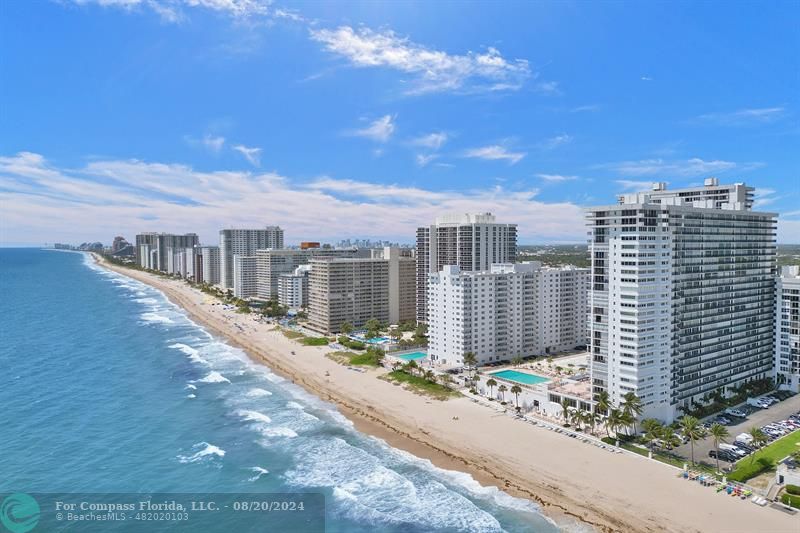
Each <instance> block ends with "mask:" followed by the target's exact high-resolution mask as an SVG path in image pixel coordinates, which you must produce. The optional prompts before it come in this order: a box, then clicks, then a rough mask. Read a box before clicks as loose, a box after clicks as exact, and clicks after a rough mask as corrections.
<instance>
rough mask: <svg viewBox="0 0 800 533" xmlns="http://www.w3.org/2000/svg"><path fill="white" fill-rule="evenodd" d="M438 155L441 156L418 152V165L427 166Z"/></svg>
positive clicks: (416, 158)
mask: <svg viewBox="0 0 800 533" xmlns="http://www.w3.org/2000/svg"><path fill="white" fill-rule="evenodd" d="M437 157H439V155H438V154H417V155H416V157H415V160H416V161H417V165H419V166H421V167H425V166H428V163H430V162H431V161H433V160H434V159H436V158H437Z"/></svg>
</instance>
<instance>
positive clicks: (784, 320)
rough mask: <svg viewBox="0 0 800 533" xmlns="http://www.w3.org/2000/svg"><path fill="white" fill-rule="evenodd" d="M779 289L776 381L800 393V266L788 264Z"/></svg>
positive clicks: (778, 280) (777, 287)
mask: <svg viewBox="0 0 800 533" xmlns="http://www.w3.org/2000/svg"><path fill="white" fill-rule="evenodd" d="M775 288H776V290H775V374H776V375H775V381H776V382H777V383H778V385H779V386H780V387H781V388H786V389H789V390H791V391H793V392H800V266H785V267H783V268H782V270H781V275H780V276H779V277H778V279H777V283H776V287H775Z"/></svg>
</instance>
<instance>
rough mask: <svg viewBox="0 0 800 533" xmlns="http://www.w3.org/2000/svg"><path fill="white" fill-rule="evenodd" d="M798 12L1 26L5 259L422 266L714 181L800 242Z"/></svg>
mask: <svg viewBox="0 0 800 533" xmlns="http://www.w3.org/2000/svg"><path fill="white" fill-rule="evenodd" d="M798 6H800V4H798V3H797V2H769V3H761V4H756V3H744V2H741V3H736V5H735V7H731V4H728V3H721V2H720V3H714V2H703V3H680V2H675V3H666V2H665V3H654V2H631V3H626V2H614V3H610V2H606V3H600V2H595V3H590V2H552V3H551V2H536V3H533V2H504V3H498V2H484V3H481V2H470V3H461V2H435V3H432V2H386V3H376V2H347V3H338V4H334V3H322V2H313V3H303V2H285V3H283V2H278V1H275V2H272V3H269V2H262V1H260V0H94V1H92V0H79V1H69V0H61V1H57V2H45V1H35V2H25V1H21V0H12V1H10V2H5V3H4V5H3V9H2V10H1V11H0V54H1V58H2V62H0V78H1V79H2V80H3V81H2V82H0V113H1V115H0V124H2V127H0V203H1V204H2V205H3V215H0V217H1V219H0V222H2V225H1V226H0V242H2V243H5V244H12V243H41V242H53V241H66V242H75V241H85V240H102V241H104V242H109V241H110V240H111V238H113V236H114V235H116V234H122V235H125V236H127V237H128V238H132V237H133V234H134V233H137V232H140V231H171V232H184V231H196V232H197V233H199V234H200V236H201V239H202V240H203V241H204V242H214V241H215V240H216V232H217V230H218V229H219V228H221V227H227V226H236V227H249V226H255V227H258V226H263V225H268V224H280V225H282V226H283V227H284V229H285V230H286V236H287V240H288V241H290V242H296V241H299V240H323V241H332V240H336V239H338V238H344V237H370V238H387V239H392V240H400V241H404V242H411V241H412V240H413V235H414V228H415V227H416V226H418V225H424V224H428V223H430V222H431V221H432V220H433V218H434V217H436V216H437V215H438V214H441V213H447V212H466V211H492V212H493V213H495V214H496V215H497V216H498V219H500V220H502V221H508V222H517V223H518V224H519V225H520V241H521V242H522V243H539V242H584V241H585V228H584V225H583V219H582V208H583V207H586V206H589V205H598V204H599V205H604V204H608V203H613V201H614V195H615V194H617V193H620V192H623V191H626V190H637V189H646V188H648V184H649V183H650V182H652V181H666V182H669V184H670V186H671V187H678V186H684V185H691V184H697V183H699V182H701V181H702V178H704V177H707V176H711V175H714V176H717V177H719V178H720V180H721V181H723V182H738V181H745V182H746V183H748V184H750V185H753V186H756V187H757V188H758V192H757V195H758V196H757V198H758V200H757V201H758V207H759V208H761V209H763V210H769V211H777V212H779V213H781V219H780V223H779V241H781V242H800V156H798V153H800V150H798V146H800V122H798V116H799V115H798V110H799V109H800V82H798V72H799V71H800V68H799V67H800V60H798V57H800V54H798V51H800V33H799V32H797V26H796V24H797V20H798V17H800V7H798Z"/></svg>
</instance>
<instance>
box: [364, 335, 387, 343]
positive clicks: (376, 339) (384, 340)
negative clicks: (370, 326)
mask: <svg viewBox="0 0 800 533" xmlns="http://www.w3.org/2000/svg"><path fill="white" fill-rule="evenodd" d="M390 340H392V339H390V338H389V337H372V338H371V339H367V340H366V342H368V343H370V344H385V343H387V342H389V341H390Z"/></svg>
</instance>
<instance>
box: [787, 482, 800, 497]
mask: <svg viewBox="0 0 800 533" xmlns="http://www.w3.org/2000/svg"><path fill="white" fill-rule="evenodd" d="M786 492H788V493H789V494H793V495H795V496H800V487H798V486H797V485H786Z"/></svg>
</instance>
